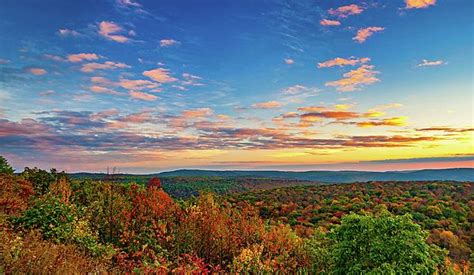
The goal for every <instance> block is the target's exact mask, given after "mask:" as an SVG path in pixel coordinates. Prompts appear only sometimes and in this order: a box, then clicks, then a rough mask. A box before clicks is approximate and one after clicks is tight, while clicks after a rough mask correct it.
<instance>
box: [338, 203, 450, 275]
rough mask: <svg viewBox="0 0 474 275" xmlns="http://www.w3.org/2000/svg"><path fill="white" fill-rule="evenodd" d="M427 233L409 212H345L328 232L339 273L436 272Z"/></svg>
mask: <svg viewBox="0 0 474 275" xmlns="http://www.w3.org/2000/svg"><path fill="white" fill-rule="evenodd" d="M426 235H427V234H426V233H425V232H423V231H422V230H421V228H420V226H419V225H417V224H415V223H413V222H412V220H411V217H410V216H409V215H404V216H392V215H390V214H389V213H386V212H385V213H383V214H381V215H380V216H368V215H365V216H361V215H356V214H350V215H346V216H344V217H343V218H342V222H341V225H339V226H336V227H335V228H333V230H332V231H331V234H330V235H329V236H330V238H331V239H332V240H333V241H334V246H333V247H332V258H333V259H334V270H333V271H334V272H335V273H336V274H394V273H404V274H433V273H434V272H435V271H436V265H437V264H442V263H436V262H435V261H434V260H433V259H432V258H434V257H432V255H430V246H429V245H428V244H427V243H426V242H425V239H426Z"/></svg>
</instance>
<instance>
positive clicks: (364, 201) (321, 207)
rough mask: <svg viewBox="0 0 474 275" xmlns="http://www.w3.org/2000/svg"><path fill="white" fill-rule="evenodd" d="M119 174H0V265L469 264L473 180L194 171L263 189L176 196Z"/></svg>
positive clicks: (319, 270)
mask: <svg viewBox="0 0 474 275" xmlns="http://www.w3.org/2000/svg"><path fill="white" fill-rule="evenodd" d="M119 179H120V176H117V177H116V178H114V182H110V181H107V182H104V181H102V180H91V179H89V180H88V179H80V180H78V179H75V180H72V181H70V180H69V179H68V178H66V177H64V176H63V175H62V174H60V173H57V172H56V171H55V170H52V171H51V173H49V172H47V171H43V170H40V169H37V168H35V169H27V170H26V171H25V172H23V173H22V174H21V175H13V174H0V225H1V226H0V237H1V238H2V243H1V244H0V248H1V251H0V252H1V253H0V273H7V274H10V273H34V274H37V273H109V272H110V273H127V274H130V273H140V274H141V273H159V274H163V273H179V274H201V273H205V274H207V273H251V274H259V273H284V274H287V273H292V274H293V273H302V274H306V273H311V274H340V273H344V274H345V273H349V274H350V273H392V274H393V273H422V274H429V273H433V274H434V273H438V274H456V273H465V274H469V272H470V264H469V258H470V257H471V256H470V255H471V247H470V246H469V244H470V242H469V236H470V232H471V231H470V230H471V229H472V228H471V226H470V224H471V223H472V221H474V213H473V209H474V202H473V200H472V196H473V194H472V187H473V183H437V182H430V183H426V182H425V183H421V182H420V183H410V184H406V183H403V184H402V183H383V184H382V183H365V184H362V183H361V184H344V185H331V186H329V185H322V186H306V187H292V188H281V189H271V190H266V189H267V187H268V188H270V187H269V186H270V184H273V183H275V182H276V181H278V180H276V179H272V180H268V181H266V180H262V179H259V180H256V179H242V178H240V179H225V180H224V179H211V180H209V182H208V183H205V179H201V180H200V182H201V183H202V185H201V187H202V186H206V184H207V185H211V184H213V183H220V182H223V181H224V182H227V183H232V184H234V183H238V184H237V185H232V184H230V186H233V187H232V188H242V186H247V187H248V188H249V189H246V190H255V189H258V188H261V189H265V190H264V191H249V192H248V193H241V194H234V195H232V196H224V197H223V196H217V195H215V194H213V193H201V194H199V195H198V196H197V197H191V198H189V199H187V200H178V201H177V200H173V199H172V197H171V196H170V195H168V193H167V192H166V187H167V186H168V187H169V186H170V185H167V184H170V182H169V181H168V182H167V180H169V179H166V180H164V181H163V180H158V179H154V180H153V182H152V183H153V184H148V185H147V184H146V182H147V181H148V179H147V180H143V181H141V182H140V184H135V183H129V182H127V183H121V182H120V180H119ZM192 180H193V178H189V179H186V180H182V179H180V180H179V181H180V185H181V184H184V183H186V182H188V181H192ZM244 183H245V184H244ZM252 184H253V185H252ZM259 184H262V186H261V187H256V186H257V185H259ZM267 184H269V185H267ZM287 184H289V182H287V181H282V182H281V183H280V184H277V186H287ZM191 185H192V184H191ZM224 186H225V184H224ZM247 187H246V188H247ZM175 190H177V189H175ZM214 190H218V188H215V189H214ZM222 190H223V189H222ZM231 190H234V189H227V191H225V192H224V193H227V192H230V193H232V192H234V191H231ZM235 190H237V189H235ZM240 190H242V189H240ZM193 192H194V191H193ZM351 212H353V213H358V214H350V213H351ZM388 212H391V213H392V214H389V213H388ZM405 214H411V215H412V216H413V221H412V219H411V218H410V216H409V215H405ZM422 229H423V230H422ZM427 232H429V236H428V235H427ZM427 236H428V238H426V237H427ZM436 244H437V245H439V246H437V245H436ZM444 249H447V250H449V254H447V251H446V250H444Z"/></svg>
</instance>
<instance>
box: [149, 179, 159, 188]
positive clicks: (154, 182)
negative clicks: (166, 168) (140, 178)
mask: <svg viewBox="0 0 474 275" xmlns="http://www.w3.org/2000/svg"><path fill="white" fill-rule="evenodd" d="M152 187H154V188H161V181H160V179H159V178H157V177H153V178H151V179H150V180H149V181H148V182H147V184H146V188H147V189H149V188H152Z"/></svg>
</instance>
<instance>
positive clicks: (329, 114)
mask: <svg viewBox="0 0 474 275" xmlns="http://www.w3.org/2000/svg"><path fill="white" fill-rule="evenodd" d="M358 117H360V115H359V114H358V113H356V112H348V111H323V112H313V113H306V114H302V115H301V116H300V118H301V119H302V120H304V121H318V120H320V119H321V118H326V119H335V120H347V119H353V118H358Z"/></svg>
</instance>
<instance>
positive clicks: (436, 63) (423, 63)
mask: <svg viewBox="0 0 474 275" xmlns="http://www.w3.org/2000/svg"><path fill="white" fill-rule="evenodd" d="M446 64H447V63H446V62H445V61H443V60H433V61H429V60H426V59H423V60H422V61H421V63H420V64H418V65H416V66H417V67H432V66H441V65H446Z"/></svg>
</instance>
